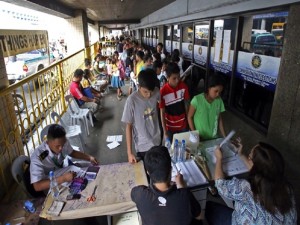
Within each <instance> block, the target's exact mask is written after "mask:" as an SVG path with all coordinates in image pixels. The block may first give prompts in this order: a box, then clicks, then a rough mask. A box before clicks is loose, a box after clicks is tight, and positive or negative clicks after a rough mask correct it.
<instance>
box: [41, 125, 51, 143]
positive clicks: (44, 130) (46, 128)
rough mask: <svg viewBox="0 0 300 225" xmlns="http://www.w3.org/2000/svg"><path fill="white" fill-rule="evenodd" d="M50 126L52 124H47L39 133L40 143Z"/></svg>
mask: <svg viewBox="0 0 300 225" xmlns="http://www.w3.org/2000/svg"><path fill="white" fill-rule="evenodd" d="M51 125H52V124H49V125H47V126H45V127H44V128H43V129H42V130H41V133H40V140H41V142H43V141H44V140H45V137H46V136H47V134H48V130H49V127H50V126H51Z"/></svg>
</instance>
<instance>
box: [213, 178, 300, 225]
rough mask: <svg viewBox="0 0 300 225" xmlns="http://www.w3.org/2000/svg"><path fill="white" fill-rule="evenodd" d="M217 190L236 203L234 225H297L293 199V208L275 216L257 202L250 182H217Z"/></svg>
mask: <svg viewBox="0 0 300 225" xmlns="http://www.w3.org/2000/svg"><path fill="white" fill-rule="evenodd" d="M215 185H216V188H217V189H218V192H219V194H220V195H222V196H224V197H226V198H228V199H230V200H233V201H235V204H234V211H233V213H232V223H231V224H232V225H235V224H236V225H241V224H243V225H259V224H262V225H269V224H270V225H282V224H284V225H292V224H297V211H296V207H295V200H294V198H292V202H293V207H292V208H291V210H290V211H289V212H288V213H286V214H285V215H282V214H281V213H280V212H277V213H276V214H275V215H273V214H271V213H269V212H268V211H266V210H265V209H264V208H263V207H262V206H261V205H260V203H259V202H255V200H254V198H253V193H252V191H251V187H250V184H249V182H248V181H246V180H243V179H237V178H235V177H234V178H233V179H231V180H225V179H218V180H216V184H215Z"/></svg>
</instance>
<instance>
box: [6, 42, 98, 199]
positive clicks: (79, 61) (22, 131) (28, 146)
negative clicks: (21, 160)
mask: <svg viewBox="0 0 300 225" xmlns="http://www.w3.org/2000/svg"><path fill="white" fill-rule="evenodd" d="M97 45H98V43H95V44H93V45H92V46H90V47H89V48H87V49H84V50H81V51H78V52H76V53H74V54H72V55H70V56H68V57H66V58H64V59H62V60H60V61H58V62H56V63H54V64H52V65H51V66H49V67H47V68H45V69H43V70H40V71H38V72H37V73H35V74H33V75H31V76H29V77H27V78H25V79H23V80H21V81H20V82H18V83H15V84H13V85H10V86H9V87H7V88H5V89H3V90H1V91H0V99H1V100H2V99H9V101H11V100H12V101H13V103H12V104H13V105H14V110H11V113H8V114H9V115H8V117H9V118H4V117H0V133H1V136H0V161H3V160H5V161H6V165H3V164H1V163H0V183H2V184H4V186H5V188H4V189H3V186H2V187H1V188H0V189H1V192H2V191H4V192H6V193H7V192H8V190H9V185H10V184H11V183H12V182H11V180H12V178H11V175H10V176H9V175H7V174H6V172H7V171H9V172H10V170H9V167H10V165H11V163H12V161H13V160H14V158H15V157H17V156H18V155H20V154H25V155H28V156H30V155H31V153H32V152H33V150H34V149H35V148H36V147H37V146H38V145H39V144H41V141H40V136H39V133H40V131H41V129H42V128H43V127H45V126H46V125H48V124H51V123H53V121H52V119H51V117H50V113H51V112H52V111H55V112H57V113H59V114H60V115H62V114H63V113H64V112H66V110H67V105H66V103H65V99H64V96H65V94H66V93H67V92H68V91H69V85H70V83H71V81H72V77H73V73H74V71H75V70H76V69H78V68H83V66H84V58H85V57H90V58H94V56H95V55H96V53H97V51H96V49H97ZM87 53H89V55H87ZM10 95H11V96H12V97H10ZM14 114H15V115H14ZM8 120H9V121H11V123H12V124H13V126H14V129H13V130H12V129H10V130H8V131H7V130H6V129H7V127H8V126H7V124H6V122H7V121H8ZM2 134H3V135H2ZM18 140H19V141H18ZM20 140H21V143H19V146H18V147H17V148H18V149H19V150H18V151H17V152H14V153H12V152H11V150H10V149H12V148H15V145H16V143H17V142H20ZM20 145H21V146H20ZM22 148H23V151H22V150H20V149H22ZM9 178H10V179H9ZM4 194H5V193H4ZM0 198H1V196H0Z"/></svg>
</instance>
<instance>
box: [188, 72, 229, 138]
mask: <svg viewBox="0 0 300 225" xmlns="http://www.w3.org/2000/svg"><path fill="white" fill-rule="evenodd" d="M222 91H223V81H222V79H221V78H220V77H218V76H217V75H213V76H211V77H210V78H209V81H208V88H207V90H206V91H205V93H201V94H199V95H196V96H195V97H194V98H193V99H192V101H191V104H190V108H189V112H188V122H189V126H190V130H192V131H193V130H198V131H199V135H200V139H203V140H210V139H214V138H217V137H218V130H219V131H220V133H221V136H222V137H226V134H225V130H224V126H223V120H222V116H221V113H222V112H224V111H225V107H224V103H223V100H222V99H221V97H220V95H221V93H222Z"/></svg>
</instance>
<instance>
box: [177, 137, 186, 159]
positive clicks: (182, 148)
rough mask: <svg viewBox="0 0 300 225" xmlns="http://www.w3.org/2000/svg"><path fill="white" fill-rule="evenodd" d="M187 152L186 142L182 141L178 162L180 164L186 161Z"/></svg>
mask: <svg viewBox="0 0 300 225" xmlns="http://www.w3.org/2000/svg"><path fill="white" fill-rule="evenodd" d="M185 150H186V145H185V140H182V141H181V145H180V148H179V153H178V160H177V161H178V162H183V161H185Z"/></svg>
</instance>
